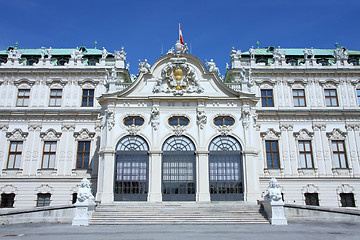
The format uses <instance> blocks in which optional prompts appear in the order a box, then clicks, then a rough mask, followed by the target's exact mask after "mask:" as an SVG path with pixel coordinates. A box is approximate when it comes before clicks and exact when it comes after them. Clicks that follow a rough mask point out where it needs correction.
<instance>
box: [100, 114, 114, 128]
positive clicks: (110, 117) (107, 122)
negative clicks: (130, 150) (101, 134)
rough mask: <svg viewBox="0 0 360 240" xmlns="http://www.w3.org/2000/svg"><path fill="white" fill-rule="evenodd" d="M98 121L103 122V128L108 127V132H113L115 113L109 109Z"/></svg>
mask: <svg viewBox="0 0 360 240" xmlns="http://www.w3.org/2000/svg"><path fill="white" fill-rule="evenodd" d="M98 119H100V120H101V127H102V128H103V129H104V128H105V127H107V130H108V131H111V130H112V128H113V127H114V125H115V113H114V112H113V111H111V110H109V109H106V110H105V114H104V115H100V114H99V116H98Z"/></svg>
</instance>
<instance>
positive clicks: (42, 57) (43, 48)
mask: <svg viewBox="0 0 360 240" xmlns="http://www.w3.org/2000/svg"><path fill="white" fill-rule="evenodd" d="M45 49H46V48H45V47H41V53H40V55H41V60H44V59H45Z"/></svg>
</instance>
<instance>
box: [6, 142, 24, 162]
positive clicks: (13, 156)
mask: <svg viewBox="0 0 360 240" xmlns="http://www.w3.org/2000/svg"><path fill="white" fill-rule="evenodd" d="M22 147H23V142H17V141H16V142H15V141H14V142H10V147H9V158H8V162H7V166H6V168H9V169H11V168H15V169H16V168H20V161H21V152H22Z"/></svg>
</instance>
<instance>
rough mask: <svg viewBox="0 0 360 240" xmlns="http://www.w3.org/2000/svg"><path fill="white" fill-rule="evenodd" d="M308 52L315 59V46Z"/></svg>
mask: <svg viewBox="0 0 360 240" xmlns="http://www.w3.org/2000/svg"><path fill="white" fill-rule="evenodd" d="M308 54H309V55H310V56H311V59H315V52H314V48H311V49H308Z"/></svg>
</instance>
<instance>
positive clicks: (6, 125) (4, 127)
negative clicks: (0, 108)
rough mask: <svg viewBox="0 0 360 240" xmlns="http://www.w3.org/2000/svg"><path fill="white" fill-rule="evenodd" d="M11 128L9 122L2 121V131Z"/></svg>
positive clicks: (0, 128) (0, 126)
mask: <svg viewBox="0 0 360 240" xmlns="http://www.w3.org/2000/svg"><path fill="white" fill-rule="evenodd" d="M8 129H9V124H8V123H0V130H1V131H7V130H8Z"/></svg>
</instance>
